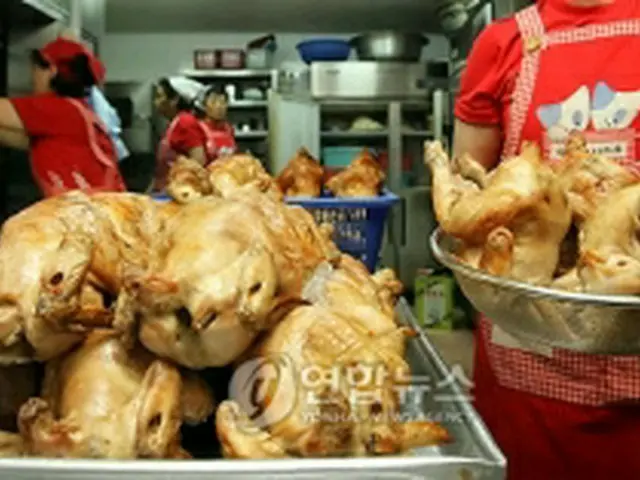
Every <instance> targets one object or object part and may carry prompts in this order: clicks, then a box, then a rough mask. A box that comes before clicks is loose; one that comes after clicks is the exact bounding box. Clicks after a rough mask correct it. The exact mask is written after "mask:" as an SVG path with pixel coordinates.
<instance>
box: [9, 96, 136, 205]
mask: <svg viewBox="0 0 640 480" xmlns="http://www.w3.org/2000/svg"><path fill="white" fill-rule="evenodd" d="M76 102H79V103H80V104H81V107H82V108H84V109H86V111H85V114H88V117H85V116H84V115H83V112H82V110H81V109H79V108H78V107H77V106H76V105H74V103H73V101H72V100H70V99H67V98H63V97H59V96H57V95H54V94H44V95H34V96H29V97H22V98H13V99H11V103H12V104H13V107H14V108H15V110H16V112H17V114H18V116H19V117H20V119H21V120H22V123H23V125H24V128H25V131H26V133H27V135H28V137H29V139H30V143H31V169H32V173H33V176H34V179H35V181H36V183H37V184H38V186H39V187H40V189H41V190H42V192H43V193H44V194H45V195H46V196H50V195H54V194H56V193H62V192H63V191H66V190H75V189H83V190H93V189H95V190H111V191H124V190H125V189H126V188H125V185H124V182H123V180H122V177H121V176H120V173H119V171H118V167H117V159H116V153H115V148H114V146H113V143H112V141H111V138H110V137H109V135H108V134H107V133H106V132H105V131H103V130H102V129H101V128H99V127H98V126H97V124H95V123H93V122H92V123H89V122H88V121H87V120H88V119H89V120H90V121H91V120H95V116H94V115H93V113H92V112H91V111H90V110H89V107H88V106H87V105H86V104H85V103H84V102H82V101H81V100H76ZM89 128H92V129H93V131H90V130H89ZM92 142H93V146H92Z"/></svg>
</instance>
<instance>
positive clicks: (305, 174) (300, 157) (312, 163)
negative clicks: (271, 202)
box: [276, 148, 324, 197]
mask: <svg viewBox="0 0 640 480" xmlns="http://www.w3.org/2000/svg"><path fill="white" fill-rule="evenodd" d="M323 180H324V169H323V168H322V166H321V165H320V163H319V162H318V161H317V160H316V159H315V158H313V156H312V155H311V154H310V153H309V151H308V150H307V149H306V148H300V149H299V150H298V151H297V152H296V154H295V156H294V157H293V158H292V159H291V160H290V161H289V164H288V165H287V167H286V168H285V169H284V170H283V171H282V173H281V174H280V175H279V176H278V178H277V179H276V181H277V182H278V185H279V186H280V190H282V192H283V193H284V195H285V196H286V197H319V196H320V194H321V193H322V183H323Z"/></svg>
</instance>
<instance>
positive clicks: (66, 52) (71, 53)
mask: <svg viewBox="0 0 640 480" xmlns="http://www.w3.org/2000/svg"><path fill="white" fill-rule="evenodd" d="M40 54H41V55H42V56H43V57H44V58H45V60H47V61H48V62H49V63H51V65H55V67H56V68H57V69H58V70H59V71H60V72H61V74H62V75H64V70H65V63H66V62H68V61H69V60H71V59H73V58H74V57H76V56H77V55H86V56H87V58H88V59H89V68H90V69H91V73H92V74H93V78H94V79H95V80H96V83H101V82H102V81H103V80H104V76H105V68H104V65H102V62H100V60H98V59H97V58H96V57H95V56H94V55H93V53H91V52H90V51H89V49H87V48H86V47H85V46H84V45H82V44H81V43H79V42H75V41H73V40H69V39H67V38H63V37H58V38H57V39H55V40H54V41H53V42H49V43H48V44H46V45H45V46H44V47H43V48H41V49H40Z"/></svg>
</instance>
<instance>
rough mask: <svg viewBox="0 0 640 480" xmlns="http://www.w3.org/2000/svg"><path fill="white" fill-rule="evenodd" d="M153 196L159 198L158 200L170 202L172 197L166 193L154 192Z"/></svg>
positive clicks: (155, 198)
mask: <svg viewBox="0 0 640 480" xmlns="http://www.w3.org/2000/svg"><path fill="white" fill-rule="evenodd" d="M151 198H153V199H154V200H157V201H158V202H170V201H171V200H172V199H171V197H170V196H169V195H167V194H166V193H152V194H151Z"/></svg>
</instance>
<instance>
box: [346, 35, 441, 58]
mask: <svg viewBox="0 0 640 480" xmlns="http://www.w3.org/2000/svg"><path fill="white" fill-rule="evenodd" d="M428 44H429V39H428V38H427V37H425V36H424V35H422V34H420V33H402V32H393V31H383V32H370V33H365V34H361V35H358V36H357V37H354V38H352V39H351V45H352V46H353V48H355V50H356V53H357V55H358V59H359V60H374V61H390V62H417V61H419V60H420V57H421V55H422V49H423V48H424V47H425V46H426V45H428Z"/></svg>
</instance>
